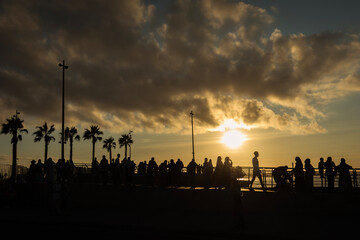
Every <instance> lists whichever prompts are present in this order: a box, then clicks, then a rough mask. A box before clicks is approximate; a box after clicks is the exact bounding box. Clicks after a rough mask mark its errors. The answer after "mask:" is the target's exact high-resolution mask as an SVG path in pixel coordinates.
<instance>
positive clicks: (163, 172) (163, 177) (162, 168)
mask: <svg viewBox="0 0 360 240" xmlns="http://www.w3.org/2000/svg"><path fill="white" fill-rule="evenodd" d="M167 169H168V163H167V160H165V161H164V162H162V163H160V165H159V184H160V186H166V185H167V184H168V172H167Z"/></svg>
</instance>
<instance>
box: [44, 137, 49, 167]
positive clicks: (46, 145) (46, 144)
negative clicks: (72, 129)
mask: <svg viewBox="0 0 360 240" xmlns="http://www.w3.org/2000/svg"><path fill="white" fill-rule="evenodd" d="M47 155H48V142H46V141H45V157H44V163H46V160H47Z"/></svg>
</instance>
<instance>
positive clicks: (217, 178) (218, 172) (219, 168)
mask: <svg viewBox="0 0 360 240" xmlns="http://www.w3.org/2000/svg"><path fill="white" fill-rule="evenodd" d="M223 168H224V164H223V162H222V161H221V157H220V156H218V157H217V159H216V167H215V172H214V182H215V186H217V187H219V188H221V187H223V186H224V183H223V181H222V180H223V179H222V175H223Z"/></svg>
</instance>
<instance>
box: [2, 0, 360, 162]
mask: <svg viewBox="0 0 360 240" xmlns="http://www.w3.org/2000/svg"><path fill="white" fill-rule="evenodd" d="M359 9H360V2H359V1H355V0H354V1H331V0H327V1H324V0H317V1H308V0H302V1H280V0H278V1H270V0H266V1H260V0H256V1H251V0H248V1H230V0H229V1H223V0H213V1H211V0H204V1H190V0H188V1H140V0H139V1H136V0H131V1H115V0H114V1H95V0H92V1H85V0H77V1H72V2H71V3H70V2H67V1H55V0H54V1H33V0H23V1H17V0H15V1H1V3H0V109H1V111H0V120H1V123H4V122H5V120H6V118H9V117H11V116H12V115H14V114H15V110H16V109H17V110H18V111H20V112H21V114H20V118H21V119H24V125H25V127H26V128H27V129H28V130H29V134H27V135H24V136H23V141H22V142H20V143H19V144H18V157H19V163H20V164H23V165H29V163H30V161H31V160H32V159H36V160H37V159H39V158H41V159H43V155H44V144H43V143H42V142H40V143H34V136H33V135H32V133H33V132H34V131H35V126H39V125H42V124H43V123H44V121H46V122H47V123H48V124H55V128H56V133H55V134H53V136H54V137H56V141H55V142H51V144H50V146H49V151H50V152H49V156H50V157H52V158H53V159H55V160H57V159H58V158H59V157H60V151H61V149H60V144H59V143H58V142H59V140H60V137H59V132H60V131H61V81H62V69H61V68H60V67H59V65H58V64H59V63H60V62H61V61H62V60H63V59H65V61H66V64H67V65H69V69H68V70H66V115H65V121H66V125H67V126H76V127H77V128H78V130H79V133H80V135H81V136H82V134H83V132H84V129H85V128H89V127H90V125H99V127H100V129H101V130H102V131H103V132H104V135H103V138H107V137H110V136H113V137H114V138H115V139H116V141H117V140H118V138H119V137H120V135H121V134H124V133H127V132H129V130H132V131H133V139H134V144H133V145H132V158H133V159H134V161H135V162H136V163H138V162H139V161H143V160H149V159H150V158H151V157H155V159H156V160H157V162H158V163H159V162H161V161H163V160H165V159H167V160H169V159H171V158H173V159H177V158H181V159H182V160H183V161H184V163H185V164H187V163H188V162H189V161H190V160H191V158H192V148H191V122H190V114H189V113H190V111H193V112H194V131H195V157H196V161H197V162H200V163H202V162H203V160H204V157H208V158H211V159H212V160H213V161H214V162H215V160H216V157H217V156H218V155H220V156H222V157H223V158H225V157H226V156H229V157H230V158H231V159H232V160H233V162H234V164H235V165H241V166H251V159H252V157H253V152H254V151H255V150H257V151H259V153H260V157H259V161H260V166H279V165H289V166H291V163H292V162H294V159H295V157H296V156H300V158H301V159H302V160H305V158H310V159H311V161H312V164H313V166H314V167H317V163H318V161H319V158H320V157H324V158H326V157H327V156H332V157H333V160H334V161H335V163H336V164H339V162H340V158H341V157H344V158H345V159H346V161H347V163H348V164H350V165H352V166H353V167H360V125H359V123H360V104H359V103H360V94H359V93H360V15H359V14H358V10H359ZM229 131H233V132H235V133H240V134H239V135H240V137H241V138H242V139H239V140H236V139H235V140H234V141H240V140H243V142H242V143H241V142H239V144H237V145H238V146H233V148H230V147H229V146H228V145H226V144H224V143H223V142H222V137H223V135H224V134H225V133H226V132H229ZM10 139H11V137H10V136H8V135H0V163H11V154H12V152H11V151H12V149H11V144H10ZM235 145H236V144H235ZM65 147H66V148H65V156H66V158H68V152H69V150H68V146H65ZM116 153H121V155H122V156H123V155H124V149H119V148H118V147H117V148H116V149H115V150H113V156H115V154H116ZM104 154H105V155H106V156H108V154H107V152H106V150H104V149H102V143H97V147H96V156H97V158H98V159H100V158H101V156H102V155H104ZM74 161H75V162H78V163H80V162H87V163H89V162H90V161H91V142H90V141H83V140H81V141H80V142H75V145H74Z"/></svg>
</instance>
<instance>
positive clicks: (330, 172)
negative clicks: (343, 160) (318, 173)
mask: <svg viewBox="0 0 360 240" xmlns="http://www.w3.org/2000/svg"><path fill="white" fill-rule="evenodd" d="M324 167H325V175H326V177H327V180H328V189H329V191H330V192H331V191H332V190H334V181H335V174H336V173H335V164H334V162H333V161H332V158H331V157H328V158H327V159H326V162H325V164H324Z"/></svg>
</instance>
